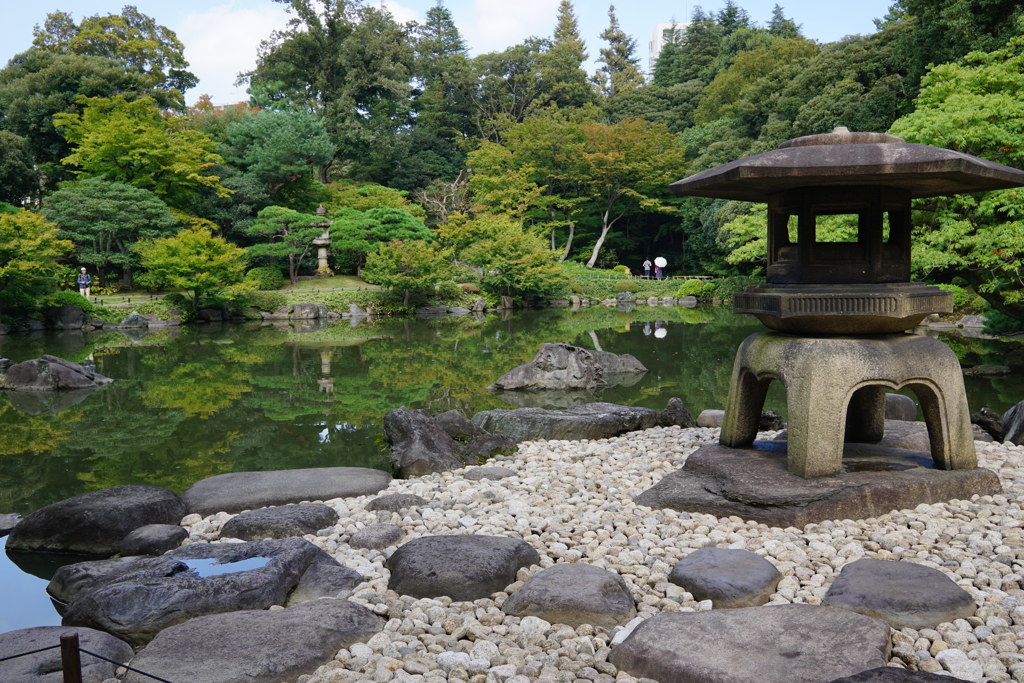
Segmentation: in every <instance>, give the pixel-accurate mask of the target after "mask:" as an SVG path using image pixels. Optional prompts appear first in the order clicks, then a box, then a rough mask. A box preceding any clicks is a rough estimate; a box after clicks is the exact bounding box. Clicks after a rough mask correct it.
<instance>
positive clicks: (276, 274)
mask: <svg viewBox="0 0 1024 683" xmlns="http://www.w3.org/2000/svg"><path fill="white" fill-rule="evenodd" d="M245 279H246V280H248V281H250V282H254V283H256V289H262V290H268V291H272V290H275V289H281V287H282V286H283V285H284V275H283V274H282V273H281V271H280V269H278V268H275V267H274V266H259V267H258V268H253V269H252V270H250V271H249V272H248V273H246V274H245Z"/></svg>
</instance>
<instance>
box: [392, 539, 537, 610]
mask: <svg viewBox="0 0 1024 683" xmlns="http://www.w3.org/2000/svg"><path fill="white" fill-rule="evenodd" d="M533 564H540V555H538V554H537V551H536V550H534V549H533V546H531V545H530V544H529V543H527V542H526V541H523V540H520V539H517V538H505V537H502V536H423V537H421V538H415V539H413V540H411V541H409V542H408V543H405V544H404V545H402V546H400V547H399V548H398V549H397V550H396V551H395V552H394V553H392V555H391V557H389V558H388V561H387V564H386V566H387V568H388V570H390V571H391V578H390V579H389V580H388V588H390V589H391V590H393V591H395V592H396V593H400V594H402V595H411V596H413V597H416V598H436V597H438V596H441V595H447V596H449V597H450V598H451V599H452V600H478V599H480V598H488V597H490V596H491V595H492V594H494V593H497V592H498V591H502V590H505V588H506V587H507V586H508V585H509V584H510V583H513V582H514V581H515V580H516V573H517V572H518V571H519V569H520V568H522V567H529V566H530V565H533Z"/></svg>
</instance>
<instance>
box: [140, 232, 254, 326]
mask: <svg viewBox="0 0 1024 683" xmlns="http://www.w3.org/2000/svg"><path fill="white" fill-rule="evenodd" d="M135 250H136V251H137V252H138V254H139V257H140V261H141V265H142V267H143V268H145V269H146V272H145V273H144V274H143V275H141V276H140V277H139V280H140V281H141V282H143V283H144V284H147V285H149V286H158V287H169V288H172V289H180V290H185V291H187V292H190V293H191V300H192V311H193V312H194V313H195V312H198V311H199V304H200V302H201V301H202V299H203V298H204V297H207V296H209V295H212V294H215V293H217V292H219V291H221V290H224V289H226V288H227V287H230V286H231V285H235V284H238V283H240V282H241V281H242V278H243V277H244V276H245V265H246V253H245V250H244V249H242V248H241V247H237V246H235V245H234V244H232V243H231V242H228V241H227V240H226V239H224V238H223V237H218V236H216V235H214V234H213V233H211V232H210V231H209V230H205V229H202V228H199V229H188V230H182V231H181V232H179V233H178V234H177V235H173V236H171V237H163V238H160V239H152V240H141V241H139V242H137V243H136V244H135Z"/></svg>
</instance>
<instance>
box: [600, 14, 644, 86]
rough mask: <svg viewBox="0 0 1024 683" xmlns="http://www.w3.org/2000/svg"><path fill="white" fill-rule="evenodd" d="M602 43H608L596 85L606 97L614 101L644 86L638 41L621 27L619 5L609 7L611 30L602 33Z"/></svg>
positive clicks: (604, 50) (602, 50)
mask: <svg viewBox="0 0 1024 683" xmlns="http://www.w3.org/2000/svg"><path fill="white" fill-rule="evenodd" d="M601 38H602V40H605V41H606V42H607V43H608V46H607V47H603V48H601V60H600V62H601V63H602V64H603V66H601V67H600V68H598V70H597V73H595V74H594V84H595V85H596V86H597V88H598V90H599V91H600V92H601V94H602V95H603V96H604V97H605V99H609V100H610V99H612V98H614V97H616V96H617V95H621V94H622V93H624V92H628V91H630V90H633V89H634V88H639V87H640V86H641V85H643V83H644V76H643V74H642V73H640V68H639V66H638V64H639V63H640V60H638V59H637V58H636V55H635V52H636V40H635V39H634V38H632V37H630V36H629V35H627V34H626V32H625V31H623V30H622V28H621V27H620V26H619V19H618V17H616V16H615V5H609V7H608V28H606V29H605V30H604V31H602V32H601Z"/></svg>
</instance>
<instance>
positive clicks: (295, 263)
mask: <svg viewBox="0 0 1024 683" xmlns="http://www.w3.org/2000/svg"><path fill="white" fill-rule="evenodd" d="M324 222H325V221H324V219H323V218H321V217H320V216H316V215H313V214H308V213H301V212H299V211H295V210H294V209H289V208H287V207H284V206H268V207H267V208H265V209H263V210H262V211H260V212H259V214H257V216H256V222H255V223H253V224H252V225H250V226H249V227H248V228H246V232H247V233H248V234H249V235H252V236H254V237H259V238H262V239H264V240H266V241H265V242H261V243H260V244H254V245H253V246H251V247H249V253H250V254H251V255H252V256H255V257H271V258H282V257H284V258H286V259H287V260H288V277H289V279H290V280H291V282H292V284H293V285H294V284H295V283H296V282H298V275H299V267H300V266H301V265H302V261H303V260H304V259H305V258H306V256H307V255H308V254H309V253H310V250H311V249H312V248H313V240H315V239H316V238H317V237H319V236H320V235H322V234H323V231H324Z"/></svg>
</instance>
